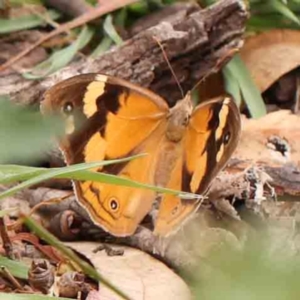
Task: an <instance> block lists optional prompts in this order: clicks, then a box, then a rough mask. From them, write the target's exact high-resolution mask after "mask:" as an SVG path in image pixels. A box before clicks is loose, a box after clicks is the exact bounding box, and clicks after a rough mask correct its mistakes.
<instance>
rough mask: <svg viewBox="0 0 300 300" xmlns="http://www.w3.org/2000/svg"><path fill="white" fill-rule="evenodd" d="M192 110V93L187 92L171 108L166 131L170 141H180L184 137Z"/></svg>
mask: <svg viewBox="0 0 300 300" xmlns="http://www.w3.org/2000/svg"><path fill="white" fill-rule="evenodd" d="M192 111H193V104H192V100H191V94H190V93H187V94H186V96H185V97H184V98H183V99H182V100H180V101H178V102H177V103H176V105H175V106H174V107H173V108H172V109H171V110H170V114H169V117H168V126H167V131H166V135H167V138H168V139H169V140H170V141H172V142H179V141H180V140H181V139H182V137H183V135H184V133H185V129H186V127H187V126H188V124H189V121H190V117H191V114H192Z"/></svg>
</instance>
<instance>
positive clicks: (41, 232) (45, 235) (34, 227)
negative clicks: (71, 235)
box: [1, 217, 130, 300]
mask: <svg viewBox="0 0 300 300" xmlns="http://www.w3.org/2000/svg"><path fill="white" fill-rule="evenodd" d="M24 223H25V224H26V226H27V227H28V228H29V229H30V230H31V231H34V232H35V234H36V235H38V236H39V237H40V238H41V239H43V240H44V241H46V242H47V243H48V244H50V245H52V246H53V247H55V249H57V250H59V251H60V252H61V253H63V254H64V255H65V256H66V257H68V258H69V259H70V260H72V261H73V262H75V263H76V264H77V265H78V266H79V267H80V268H81V270H82V271H83V272H84V273H85V274H88V275H89V276H90V277H91V278H93V279H94V280H96V281H98V282H100V283H101V284H104V285H106V286H107V287H108V288H110V289H111V290H113V291H114V292H115V293H116V294H117V295H119V296H121V297H122V298H123V299H128V300H129V299H130V298H129V297H128V296H127V295H125V294H124V293H123V292H122V291H121V290H119V289H118V288H117V287H116V286H114V285H113V284H112V283H111V282H109V281H108V280H107V279H106V278H104V277H103V276H102V275H101V274H100V273H99V272H97V271H96V270H95V269H94V268H93V267H92V266H91V265H90V264H88V263H87V262H86V261H84V260H82V259H81V258H80V257H79V256H77V255H76V254H75V253H74V252H73V251H72V250H71V249H70V248H67V247H66V246H65V245H64V244H62V243H61V242H60V241H59V240H58V239H57V238H56V237H55V236H53V235H52V234H51V233H49V232H48V231H47V230H46V229H44V228H43V227H42V226H41V225H39V224H38V223H37V222H35V221H34V220H33V219H31V218H29V217H26V218H25V220H24ZM1 299H2V298H1Z"/></svg>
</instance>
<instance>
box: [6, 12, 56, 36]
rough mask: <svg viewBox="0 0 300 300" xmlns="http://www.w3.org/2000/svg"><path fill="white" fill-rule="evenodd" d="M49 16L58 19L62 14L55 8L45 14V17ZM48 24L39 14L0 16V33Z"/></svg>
mask: <svg viewBox="0 0 300 300" xmlns="http://www.w3.org/2000/svg"><path fill="white" fill-rule="evenodd" d="M46 17H48V18H50V19H52V20H56V19H58V18H59V17H60V14H59V13H58V12H56V11H54V10H49V11H47V13H46V14H45V18H46ZM45 25H47V23H46V21H45V20H44V19H41V18H40V17H39V16H37V15H26V16H22V17H19V18H11V19H1V18H0V34H1V33H2V34H4V33H9V32H14V31H19V30H25V29H30V28H34V27H37V26H45Z"/></svg>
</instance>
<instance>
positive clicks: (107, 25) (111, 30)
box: [103, 14, 123, 45]
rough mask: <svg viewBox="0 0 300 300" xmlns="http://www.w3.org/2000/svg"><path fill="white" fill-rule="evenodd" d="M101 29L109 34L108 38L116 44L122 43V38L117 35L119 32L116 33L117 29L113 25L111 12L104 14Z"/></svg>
mask: <svg viewBox="0 0 300 300" xmlns="http://www.w3.org/2000/svg"><path fill="white" fill-rule="evenodd" d="M103 29H104V31H105V33H106V34H107V36H109V37H110V39H111V40H112V41H113V42H114V43H115V44H116V45H121V44H122V43H123V40H122V39H121V37H120V36H119V34H118V33H117V31H116V29H115V27H114V25H113V21H112V16H111V14H109V15H107V16H106V18H105V20H104V24H103Z"/></svg>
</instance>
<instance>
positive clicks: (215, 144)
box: [155, 98, 240, 235]
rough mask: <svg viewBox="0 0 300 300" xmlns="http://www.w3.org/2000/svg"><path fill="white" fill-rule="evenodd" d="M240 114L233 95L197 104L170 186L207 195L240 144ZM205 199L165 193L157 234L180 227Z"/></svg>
mask: <svg viewBox="0 0 300 300" xmlns="http://www.w3.org/2000/svg"><path fill="white" fill-rule="evenodd" d="M239 135H240V115H239V111H238V108H237V107H236V105H235V104H234V102H233V100H232V99H230V98H225V99H221V98H219V99H214V100H211V101H208V102H205V103H203V104H200V105H199V106H197V107H196V108H195V110H194V111H193V113H192V116H191V119H190V122H189V126H188V128H187V131H186V135H185V138H184V141H183V149H182V157H180V158H179V159H178V161H177V164H176V167H175V168H174V170H173V172H172V174H171V177H170V180H169V183H168V185H167V187H168V188H171V189H176V190H182V191H184V192H191V193H195V194H198V195H203V194H204V193H205V192H206V191H207V189H208V188H209V185H210V183H211V182H212V180H213V178H214V177H215V176H216V175H217V173H218V172H219V171H220V170H221V169H222V168H223V167H224V166H225V164H226V162H227V161H228V159H229V158H230V156H231V154H232V153H233V151H234V150H235V148H236V146H237V142H238V139H239ZM200 203H201V200H199V199H198V200H195V199H192V200H191V199H189V200H188V199H180V198H179V197H176V196H174V195H164V196H163V198H162V201H161V204H160V207H159V212H158V216H157V220H156V224H155V233H156V234H157V235H167V234H169V233H171V232H172V231H174V230H176V229H178V228H179V227H180V226H181V225H182V224H183V222H184V221H186V220H187V219H188V217H190V216H192V215H193V212H195V211H196V210H197V208H198V207H199V205H200Z"/></svg>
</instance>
